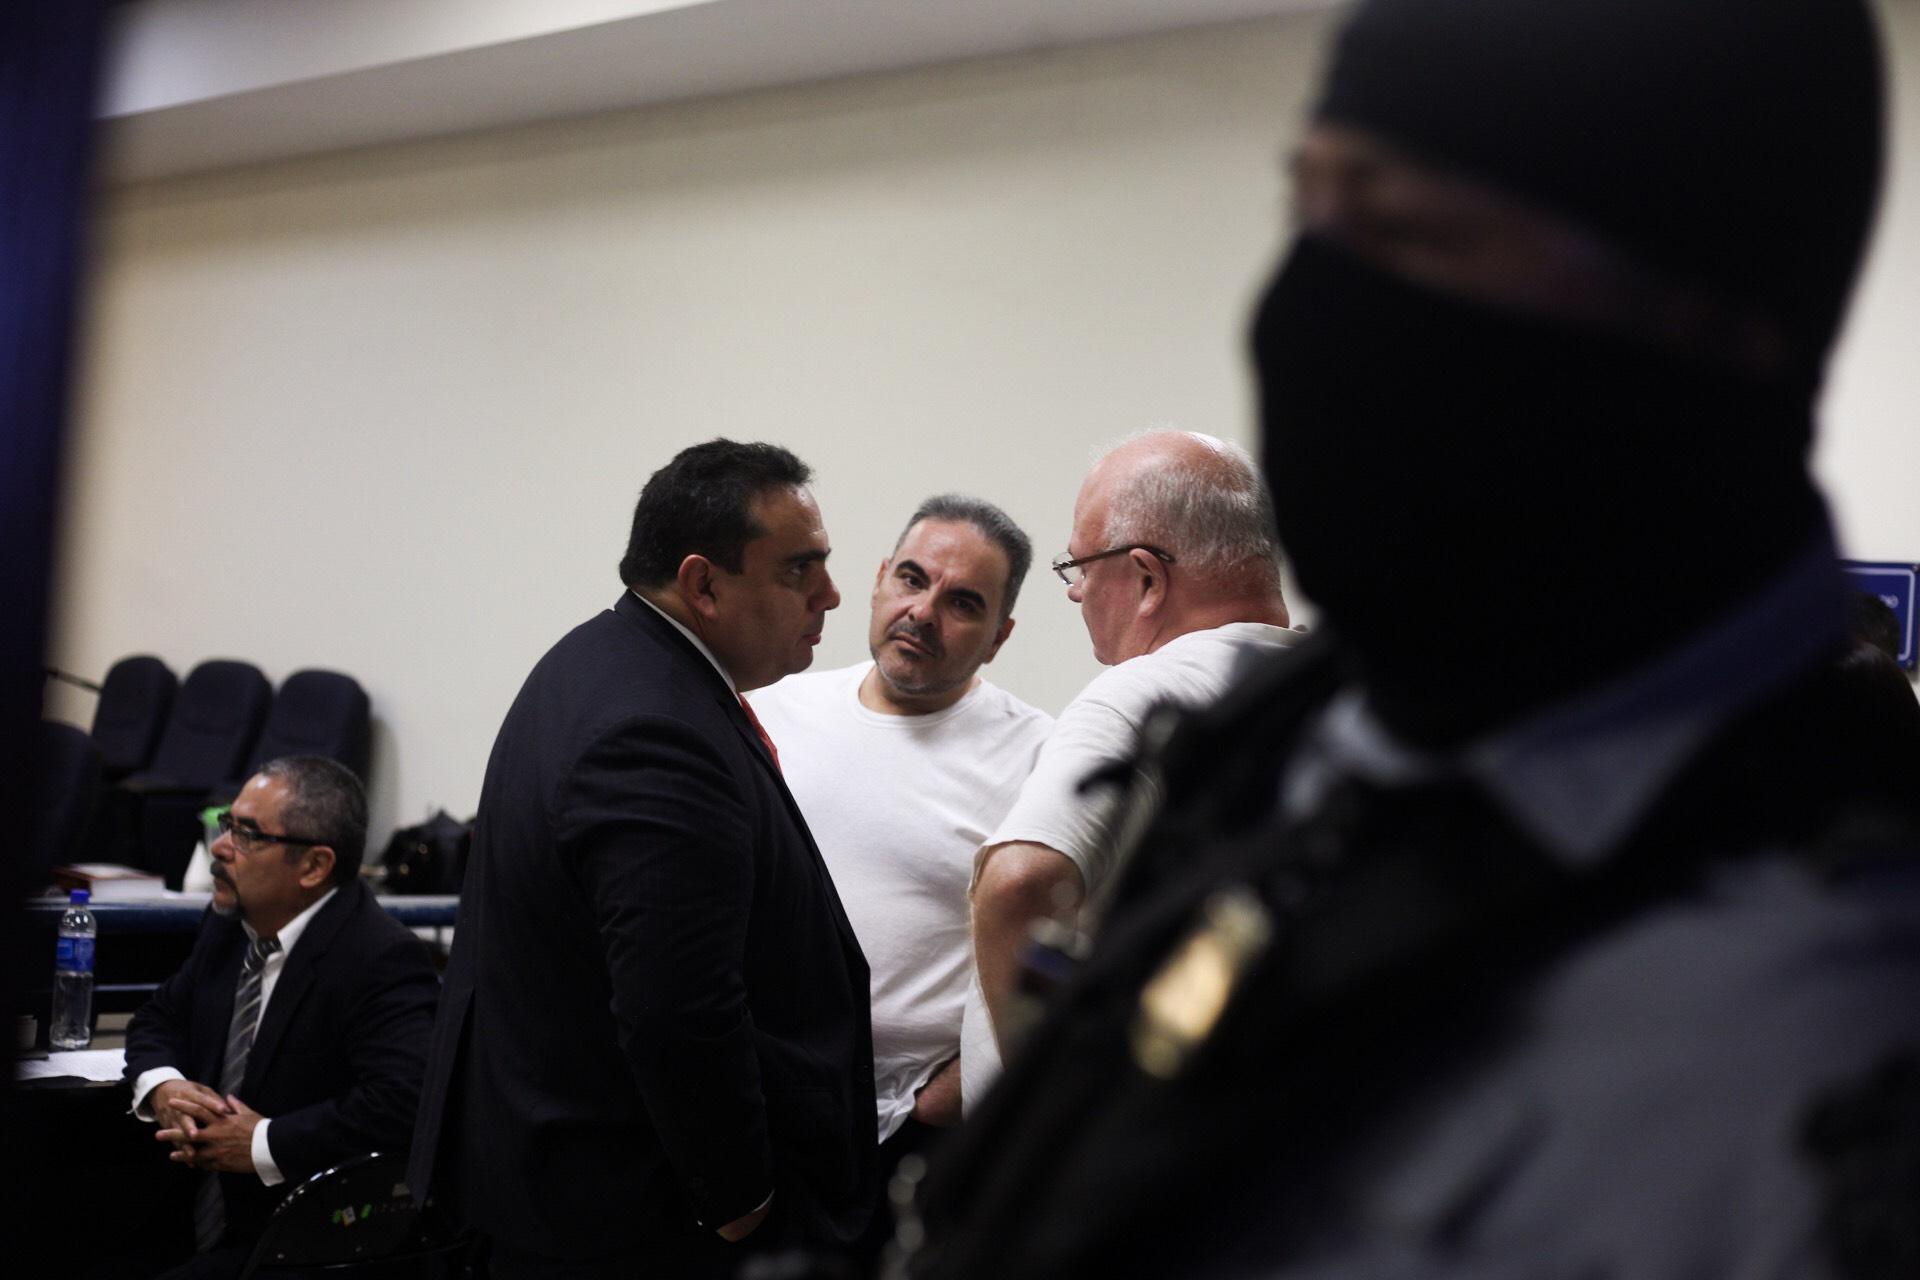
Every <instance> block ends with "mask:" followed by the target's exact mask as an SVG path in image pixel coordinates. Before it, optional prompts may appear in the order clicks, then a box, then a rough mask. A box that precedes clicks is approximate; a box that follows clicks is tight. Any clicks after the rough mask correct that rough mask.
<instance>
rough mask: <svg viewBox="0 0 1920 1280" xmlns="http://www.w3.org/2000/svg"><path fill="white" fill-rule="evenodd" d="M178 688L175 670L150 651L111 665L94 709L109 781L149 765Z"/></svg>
mask: <svg viewBox="0 0 1920 1280" xmlns="http://www.w3.org/2000/svg"><path fill="white" fill-rule="evenodd" d="M179 687H180V681H179V678H178V677H176V676H175V675H174V674H173V669H172V668H171V667H169V666H168V665H167V664H166V663H164V662H162V661H160V659H158V658H156V657H154V656H152V655H151V654H144V653H143V654H137V655H135V656H134V657H131V658H122V659H120V661H118V662H116V663H114V664H113V665H112V666H111V667H109V668H107V678H106V680H105V681H103V682H102V683H101V685H100V701H99V702H98V703H96V704H95V705H94V708H93V745H94V746H96V747H98V748H99V750H100V767H101V769H102V770H103V771H104V773H105V776H106V778H107V780H108V781H113V780H115V779H118V778H124V777H126V776H127V775H128V774H130V773H133V772H135V771H136V770H139V769H144V768H146V766H147V761H149V760H151V759H152V758H153V748H154V746H155V744H157V743H158V742H159V741H160V730H161V729H162V728H164V727H165V726H166V723H167V712H168V711H169V710H171V709H172V707H173V695H174V691H175V690H177V689H178V688H179Z"/></svg>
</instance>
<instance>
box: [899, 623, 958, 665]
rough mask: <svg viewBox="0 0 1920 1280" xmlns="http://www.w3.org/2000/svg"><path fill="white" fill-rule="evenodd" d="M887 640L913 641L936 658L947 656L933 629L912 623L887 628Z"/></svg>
mask: <svg viewBox="0 0 1920 1280" xmlns="http://www.w3.org/2000/svg"><path fill="white" fill-rule="evenodd" d="M887 639H889V640H911V641H913V642H914V643H915V644H917V645H919V646H920V647H921V648H922V649H925V650H926V651H927V652H928V653H930V654H932V655H933V656H934V657H936V658H940V657H944V656H946V651H945V649H944V648H943V647H942V646H941V644H940V641H939V639H938V638H937V637H935V635H934V634H933V628H932V627H921V626H915V625H914V624H913V623H911V622H907V621H905V620H902V621H900V622H896V623H894V624H893V625H892V626H890V627H888V628H887Z"/></svg>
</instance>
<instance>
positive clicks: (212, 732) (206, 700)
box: [146, 659, 273, 790]
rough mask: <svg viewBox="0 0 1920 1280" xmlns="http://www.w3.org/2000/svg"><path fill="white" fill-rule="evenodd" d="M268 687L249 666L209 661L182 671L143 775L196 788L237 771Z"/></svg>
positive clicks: (255, 734) (262, 714)
mask: <svg viewBox="0 0 1920 1280" xmlns="http://www.w3.org/2000/svg"><path fill="white" fill-rule="evenodd" d="M272 701H273V686H272V685H271V684H269V683H267V678H266V677H265V676H263V675H261V674H260V668H258V667H256V666H254V665H253V664H252V663H250V662H232V661H227V660H224V659H213V660H211V661H207V662H203V663H201V664H200V665H199V666H197V667H195V668H194V669H193V670H192V671H190V672H188V673H187V680H186V683H185V684H183V685H181V686H180V696H179V697H177V698H175V699H174V702H173V714H171V715H169V716H168V717H167V729H166V732H165V733H163V734H162V735H161V736H160V746H159V748H158V749H157V750H156V751H155V752H154V753H153V761H152V763H150V764H149V765H148V766H147V770H146V772H147V773H148V774H150V775H152V776H153V777H155V778H158V779H163V780H165V781H167V782H169V783H174V784H177V785H179V786H182V787H195V788H199V789H201V790H207V789H210V788H212V787H213V786H215V785H216V784H218V783H222V782H225V781H227V780H228V779H229V778H231V777H233V776H234V775H235V774H236V773H238V772H239V770H240V766H241V765H242V764H244V763H245V762H246V759H247V753H248V752H249V751H251V750H252V749H253V744H254V741H255V740H256V739H258V738H259V736H260V725H261V723H262V722H263V721H265V720H266V718H267V707H268V704H270V703H271V702H272Z"/></svg>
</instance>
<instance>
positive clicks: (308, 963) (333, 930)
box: [240, 882, 366, 1096]
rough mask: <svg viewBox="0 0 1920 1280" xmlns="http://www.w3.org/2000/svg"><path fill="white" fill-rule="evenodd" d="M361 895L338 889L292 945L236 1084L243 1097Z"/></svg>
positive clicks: (353, 888) (356, 889)
mask: <svg viewBox="0 0 1920 1280" xmlns="http://www.w3.org/2000/svg"><path fill="white" fill-rule="evenodd" d="M365 892H366V890H365V889H364V888H362V887H361V886H360V885H359V884H358V883H357V882H356V883H353V884H348V885H343V886H341V888H340V891H339V892H338V893H336V894H334V895H333V899H332V900H331V901H330V902H328V903H327V905H326V906H324V907H322V908H320V912H319V914H318V915H316V916H314V918H313V920H312V921H311V922H310V923H309V924H308V925H307V927H306V931H305V932H303V933H302V934H301V935H300V937H299V939H298V940H297V941H295V943H294V945H293V951H292V953H291V954H289V955H288V956H287V960H286V967H285V968H283V969H281V970H280V978H279V980H278V981H277V982H275V983H274V984H273V998H272V999H270V1000H268V1001H267V1007H266V1011H265V1012H263V1013H262V1014H261V1015H260V1026H259V1029H258V1030H256V1031H255V1032H254V1035H253V1048H252V1049H251V1050H250V1051H249V1052H248V1054H247V1074H246V1077H245V1079H243V1080H242V1081H241V1082H240V1084H241V1090H242V1094H243V1096H250V1095H251V1094H252V1093H253V1092H256V1091H258V1089H259V1087H260V1081H261V1079H262V1078H263V1077H264V1076H265V1074H266V1070H267V1067H268V1066H269V1065H271V1063H272V1061H273V1056H274V1051H275V1050H276V1049H278V1048H279V1046H280V1039H281V1033H282V1032H284V1031H285V1030H286V1028H287V1024H288V1022H290V1021H291V1020H292V1018H293V1015H294V1013H295V1012H296V1011H297V1010H298V1009H299V1007H300V1002H301V1001H302V1000H303V999H305V998H306V994H307V990H308V989H309V988H310V987H312V986H313V979H314V967H315V965H317V964H318V963H319V960H320V957H321V956H323V955H325V954H326V953H327V949H328V948H329V947H331V946H332V945H333V939H334V936H335V935H336V934H338V933H339V932H340V929H341V926H343V925H344V924H345V923H346V921H347V916H348V914H349V913H351V912H352V910H353V908H354V906H355V905H356V904H358V902H359V900H360V896H361V895H362V894H364V893H365Z"/></svg>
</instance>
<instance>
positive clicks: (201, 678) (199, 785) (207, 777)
mask: <svg viewBox="0 0 1920 1280" xmlns="http://www.w3.org/2000/svg"><path fill="white" fill-rule="evenodd" d="M272 701H273V686H272V685H271V684H269V683H268V682H267V678H266V677H265V676H264V675H262V674H260V668H258V667H256V666H254V665H253V664H252V663H250V662H234V661H228V660H224V659H215V660H212V661H208V662H203V663H201V664H200V665H199V666H197V667H195V668H194V669H193V670H192V671H191V672H189V673H188V674H187V679H186V683H184V684H182V685H181V686H180V695H179V697H177V698H175V699H174V703H173V712H172V714H171V715H169V716H168V717H167V728H166V731H165V732H164V733H162V734H161V736H160V745H159V747H158V748H156V749H155V751H154V753H153V760H152V762H151V763H149V764H148V766H147V767H146V768H145V769H143V770H141V771H140V772H139V773H136V774H134V775H133V776H132V777H129V778H127V779H125V780H123V781H122V782H121V783H120V785H119V788H118V789H117V790H118V791H119V792H120V793H121V794H122V795H125V796H130V797H132V798H133V799H134V800H135V801H136V802H137V808H138V812H139V817H138V824H137V825H138V832H139V837H138V842H137V847H138V853H137V856H136V857H135V858H133V859H124V858H123V859H121V860H122V861H134V862H135V863H136V864H137V865H139V866H142V867H145V868H146V869H147V870H149V871H154V872H158V873H159V874H160V875H162V876H165V877H166V880H167V886H168V887H169V888H172V889H178V888H179V887H180V878H181V876H182V875H183V874H184V873H185V871H186V869H187V858H188V857H189V856H190V855H191V854H192V853H193V846H194V842H195V841H196V840H198V839H199V837H200V819H199V813H200V810H201V809H202V808H204V807H205V806H206V803H207V793H208V792H210V791H212V790H213V789H214V788H215V787H217V786H219V785H220V784H221V783H223V782H225V781H226V780H227V779H228V778H231V777H233V775H234V774H236V773H238V772H239V771H240V767H241V766H242V765H243V764H244V763H245V762H246V759H247V756H248V753H249V752H251V751H252V750H253V744H254V743H255V741H257V740H258V739H259V737H260V726H261V725H262V723H264V722H265V720H266V718H267V708H268V706H269V705H270V704H271V703H272Z"/></svg>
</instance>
